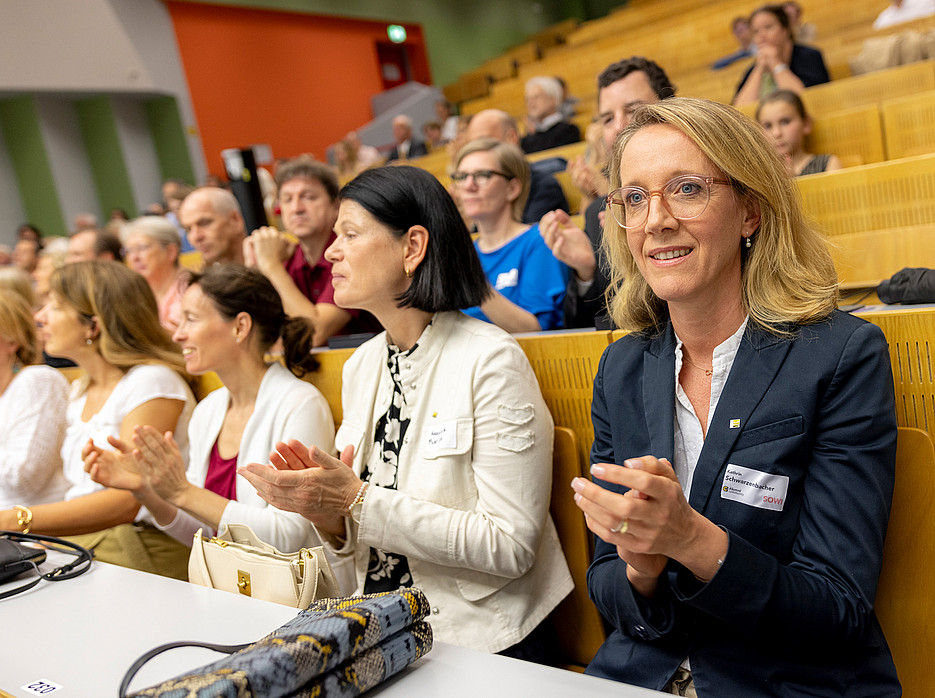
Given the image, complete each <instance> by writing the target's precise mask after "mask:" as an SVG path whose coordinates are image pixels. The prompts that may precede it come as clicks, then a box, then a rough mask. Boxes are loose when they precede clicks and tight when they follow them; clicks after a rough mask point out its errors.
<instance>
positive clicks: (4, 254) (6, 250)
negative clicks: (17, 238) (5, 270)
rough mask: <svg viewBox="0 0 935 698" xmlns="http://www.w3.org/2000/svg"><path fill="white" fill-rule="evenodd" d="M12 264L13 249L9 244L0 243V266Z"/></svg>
mask: <svg viewBox="0 0 935 698" xmlns="http://www.w3.org/2000/svg"><path fill="white" fill-rule="evenodd" d="M11 264H13V251H12V250H11V249H10V246H9V245H5V244H2V243H0V267H6V266H9V265H11Z"/></svg>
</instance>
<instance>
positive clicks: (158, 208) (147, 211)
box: [143, 201, 181, 235]
mask: <svg viewBox="0 0 935 698" xmlns="http://www.w3.org/2000/svg"><path fill="white" fill-rule="evenodd" d="M143 215H144V216H165V215H166V207H165V206H163V205H162V204H160V203H159V202H157V201H154V202H153V203H151V204H146V208H144V209H143ZM179 235H181V233H179Z"/></svg>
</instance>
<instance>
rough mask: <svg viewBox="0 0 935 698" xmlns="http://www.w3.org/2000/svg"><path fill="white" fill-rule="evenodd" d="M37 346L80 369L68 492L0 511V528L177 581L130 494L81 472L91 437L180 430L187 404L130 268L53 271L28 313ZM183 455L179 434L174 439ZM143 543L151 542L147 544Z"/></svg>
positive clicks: (161, 332)
mask: <svg viewBox="0 0 935 698" xmlns="http://www.w3.org/2000/svg"><path fill="white" fill-rule="evenodd" d="M36 317H37V319H38V321H39V324H40V327H41V330H40V334H41V336H43V337H44V339H45V348H46V351H47V352H49V353H50V354H52V355H54V356H64V357H66V358H69V359H71V360H72V361H74V362H75V363H76V364H78V366H80V367H81V368H82V369H84V372H85V374H86V375H85V377H84V378H82V379H79V380H78V381H75V383H74V384H73V385H72V388H71V393H70V395H69V404H68V410H67V413H66V430H65V439H64V442H63V444H62V451H61V456H62V463H63V467H64V473H65V477H66V478H67V479H68V481H69V483H68V484H69V489H68V491H67V492H66V494H65V499H64V501H58V502H53V503H49V504H40V505H38V506H36V507H30V508H27V509H25V510H24V509H18V510H13V509H10V510H6V511H0V529H4V530H13V531H17V530H23V529H24V528H29V529H30V530H31V531H32V532H33V533H46V534H49V535H55V536H67V535H78V534H92V535H87V536H80V538H79V539H78V540H80V542H81V543H82V544H83V545H85V546H86V547H91V548H94V549H95V555H96V556H97V558H98V559H99V560H102V561H104V562H113V563H116V564H122V565H124V566H127V567H135V568H137V569H142V570H145V571H149V572H157V573H168V572H169V571H170V567H171V565H172V564H173V563H180V564H177V565H176V567H175V568H174V570H173V571H174V574H173V576H180V577H184V576H185V574H186V569H187V564H185V563H187V556H185V557H184V559H180V557H179V556H180V554H181V553H182V552H184V551H183V550H182V549H181V546H178V545H176V544H175V543H174V541H172V542H171V543H172V545H171V546H170V547H168V548H167V547H166V546H165V545H164V542H163V541H162V539H163V538H165V537H164V536H162V535H161V534H157V532H156V531H155V528H154V527H153V526H152V524H151V523H149V522H150V521H151V517H150V516H149V514H148V513H147V512H146V511H145V509H140V503H139V502H138V501H137V500H136V499H135V498H134V497H133V495H132V494H130V493H129V492H123V491H120V490H114V489H105V488H102V487H101V486H99V485H97V484H95V483H94V482H92V480H91V478H90V477H89V476H88V474H87V473H85V472H84V463H83V454H82V451H83V450H84V449H86V448H88V447H89V442H90V441H92V440H93V442H94V444H95V445H96V446H97V447H99V448H107V447H108V443H107V438H108V437H114V438H119V439H122V440H124V441H128V440H129V439H130V438H131V436H132V435H133V432H134V429H135V428H136V427H137V426H140V425H143V424H148V425H150V426H152V427H153V428H154V429H156V431H158V432H160V433H162V432H166V431H173V432H176V433H178V434H182V435H183V436H184V435H185V434H186V433H187V427H188V418H189V415H190V414H191V410H192V407H193V406H194V402H195V401H194V398H193V397H192V393H191V390H189V388H188V385H187V384H186V383H185V380H184V379H183V377H182V374H183V371H184V364H183V361H182V356H181V354H180V353H179V351H178V348H177V347H176V346H175V345H174V344H173V343H172V339H171V337H169V334H168V333H167V332H166V331H165V329H163V328H162V326H161V325H160V324H159V315H158V312H157V308H156V299H155V298H153V293H152V291H150V290H149V286H147V285H146V282H145V281H144V280H143V277H141V276H140V275H139V274H137V273H136V272H133V271H131V270H130V269H128V268H127V267H125V266H124V265H122V264H119V263H117V262H75V263H72V264H66V265H65V266H63V267H62V268H61V269H59V270H58V271H56V272H55V274H54V275H53V276H52V295H51V298H50V300H49V302H48V303H47V304H46V305H45V307H43V308H42V310H40V311H39V313H38V314H37V316H36ZM179 441H180V444H181V448H182V451H183V452H185V453H187V450H188V440H187V439H180V440H179ZM150 542H151V543H152V545H151V546H149V545H147V544H148V543H150Z"/></svg>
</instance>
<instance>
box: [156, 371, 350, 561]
mask: <svg viewBox="0 0 935 698" xmlns="http://www.w3.org/2000/svg"><path fill="white" fill-rule="evenodd" d="M229 401H230V393H229V392H228V390H227V388H223V387H222V388H219V389H218V390H215V391H214V392H212V393H211V394H210V395H208V396H207V397H205V398H204V399H203V400H202V401H201V402H199V403H198V405H197V406H196V407H195V411H194V413H193V414H192V419H191V422H190V423H189V427H188V433H189V449H190V457H189V461H188V473H187V476H188V480H189V482H191V483H193V484H195V485H197V486H199V487H204V484H205V478H206V477H207V475H208V458H209V457H210V455H211V449H212V448H213V447H214V443H215V441H217V438H218V434H219V433H220V431H221V425H222V424H223V423H224V417H225V415H226V414H227V408H228V402H229ZM332 434H334V420H333V418H332V416H331V410H330V408H329V407H328V403H327V402H326V401H325V398H324V396H323V395H322V394H321V393H320V392H319V391H318V388H316V387H315V386H314V385H312V384H311V383H306V382H305V381H303V380H300V379H299V378H296V377H295V376H294V375H293V374H292V372H291V371H289V370H288V369H287V368H285V367H284V366H282V365H281V364H278V363H274V364H271V365H270V367H269V368H268V369H267V370H266V374H265V375H264V376H263V381H262V382H261V383H260V390H259V392H258V393H257V396H256V404H255V405H254V408H253V414H252V415H250V419H249V420H248V421H247V425H246V427H244V431H243V436H242V437H241V439H240V451H239V452H238V454H237V467H240V466H242V465H246V464H247V463H268V462H269V454H270V452H272V450H273V448H274V447H275V445H276V443H277V442H278V441H285V440H288V439H298V440H299V441H301V442H302V443H304V444H306V445H307V446H311V445H312V444H316V445H318V446H319V447H322V448H325V449H328V448H329V446H330V444H331V443H332ZM227 523H240V524H246V525H248V526H249V527H250V528H252V529H253V532H254V533H256V534H257V536H259V537H260V539H261V540H263V541H265V542H267V543H269V544H270V545H273V546H275V547H276V548H278V549H279V550H281V551H283V552H292V551H295V550H298V549H300V548H302V547H309V546H315V545H321V542H320V538H319V537H318V534H317V532H316V531H315V529H314V527H312V525H311V524H310V523H309V521H308V520H307V519H306V518H305V517H303V516H302V515H301V514H295V513H292V512H286V511H281V510H279V509H276V508H275V507H271V506H270V505H269V504H267V503H266V502H265V501H264V500H263V499H261V498H260V495H258V494H257V492H256V490H255V489H254V488H253V485H251V484H250V483H249V482H247V480H246V478H244V477H243V476H241V475H238V476H237V500H236V501H234V500H231V501H230V502H228V504H227V506H226V507H225V508H224V513H223V514H222V515H221V528H223V526H224V525H225V524H227ZM202 527H204V525H203V524H202V523H201V522H200V521H198V519H196V518H195V517H193V516H190V515H189V514H187V513H186V512H184V511H182V510H181V509H180V510H179V512H178V515H177V516H176V517H175V519H174V520H173V521H172V523H170V524H169V525H167V526H164V527H160V528H162V530H164V531H165V532H166V533H168V534H169V535H171V536H172V537H173V538H175V539H177V540H179V541H181V542H183V543H185V544H186V545H191V543H192V538H193V536H194V535H195V532H196V531H197V530H198V529H199V528H202Z"/></svg>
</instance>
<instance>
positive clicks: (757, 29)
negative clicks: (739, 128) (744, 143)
mask: <svg viewBox="0 0 935 698" xmlns="http://www.w3.org/2000/svg"><path fill="white" fill-rule="evenodd" d="M750 27H751V29H753V41H754V42H756V61H755V62H754V64H753V65H752V66H750V69H749V70H747V72H746V73H745V74H744V76H743V79H742V80H741V81H740V84H739V85H738V86H737V94H735V95H734V106H737V107H740V106H743V105H744V104H752V103H754V102H758V101H760V100H761V99H763V98H764V97H766V96H767V95H769V94H770V93H772V92H775V91H776V90H791V91H792V92H796V93H799V92H801V91H802V90H803V89H805V88H806V87H811V86H812V85H820V84H822V83H825V82H828V81H829V80H831V78H830V77H829V76H828V69H827V68H825V61H824V59H823V58H822V56H821V51H819V50H818V49H814V48H811V47H809V46H803V45H802V44H797V43H795V39H794V37H793V35H792V29H791V28H790V26H789V16H788V15H787V14H786V12H785V10H783V9H782V5H764V6H763V7H761V8H759V9H758V10H754V12H753V14H752V15H750Z"/></svg>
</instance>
